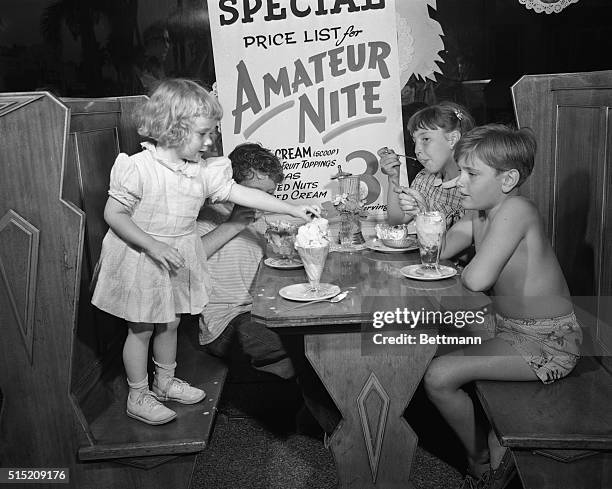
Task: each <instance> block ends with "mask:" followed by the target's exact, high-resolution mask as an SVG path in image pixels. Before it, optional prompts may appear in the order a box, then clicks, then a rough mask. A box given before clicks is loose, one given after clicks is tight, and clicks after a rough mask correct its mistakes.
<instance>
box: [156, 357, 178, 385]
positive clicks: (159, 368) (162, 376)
mask: <svg viewBox="0 0 612 489" xmlns="http://www.w3.org/2000/svg"><path fill="white" fill-rule="evenodd" d="M153 363H154V364H155V382H156V384H157V386H158V387H160V388H162V389H163V388H164V387H165V386H166V384H167V383H168V381H169V380H170V379H172V378H173V377H174V370H175V369H176V362H174V363H172V364H170V365H164V364H163V363H159V362H157V361H155V359H153Z"/></svg>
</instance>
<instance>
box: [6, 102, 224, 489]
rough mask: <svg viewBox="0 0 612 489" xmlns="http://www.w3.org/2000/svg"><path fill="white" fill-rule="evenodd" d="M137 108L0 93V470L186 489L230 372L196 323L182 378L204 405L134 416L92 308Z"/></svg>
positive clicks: (108, 338)
mask: <svg viewBox="0 0 612 489" xmlns="http://www.w3.org/2000/svg"><path fill="white" fill-rule="evenodd" d="M143 100H144V97H122V98H107V99H61V100H60V99H57V98H55V97H53V96H51V95H50V94H48V93H45V92H37V93H9V94H0V134H2V142H1V143H0V144H1V145H2V148H1V151H0V160H1V163H0V187H1V191H0V324H1V331H2V341H0V389H1V390H2V394H3V402H2V410H0V433H1V435H2V436H0V466H1V467H62V468H68V469H69V470H70V486H71V487H74V488H79V489H89V488H100V487H109V488H127V487H143V488H144V487H146V488H159V489H162V488H164V489H166V488H170V487H171V488H184V489H187V488H188V487H189V484H190V479H191V475H192V472H193V468H194V464H195V458H196V454H197V453H198V452H200V451H202V450H203V449H204V448H205V447H206V445H207V443H208V440H209V437H210V434H211V430H212V427H213V424H214V420H215V414H216V410H217V403H218V401H219V397H220V395H221V390H222V387H223V384H224V381H225V376H226V372H227V369H226V367H225V365H224V364H223V363H221V362H220V361H219V360H217V359H215V358H214V357H211V356H209V355H207V354H206V353H204V352H203V351H201V350H200V349H199V347H198V344H197V321H195V320H194V318H190V320H189V321H187V323H186V324H182V325H181V327H180V328H179V351H178V364H179V368H178V370H177V375H178V376H181V377H182V378H184V379H187V380H189V381H190V382H191V383H193V384H194V385H196V386H198V387H201V388H203V389H204V390H206V392H207V398H206V399H205V400H204V401H203V402H201V403H198V404H195V405H191V406H186V405H180V404H176V403H172V405H171V407H172V409H175V410H176V411H177V414H178V416H177V419H176V420H174V421H172V422H171V423H169V424H167V425H163V426H149V425H146V424H144V423H142V422H139V421H136V420H134V419H131V418H129V417H128V416H127V415H126V414H125V403H126V396H127V385H126V381H125V373H124V371H123V365H122V355H121V354H122V348H123V341H124V339H125V334H126V328H125V324H124V323H123V321H122V320H118V319H117V318H114V317H112V316H110V315H107V314H104V313H102V312H101V311H98V310H97V309H96V308H94V307H93V306H91V303H90V295H91V294H90V290H89V286H90V283H91V277H92V271H93V268H94V266H95V264H96V261H97V260H98V257H99V254H100V247H101V243H102V238H103V236H104V234H105V233H106V230H107V225H106V223H105V222H104V219H103V209H104V205H105V202H106V198H107V189H108V182H109V174H110V169H111V167H112V164H113V162H114V160H115V157H116V156H117V154H118V153H119V152H120V151H122V152H125V153H128V154H132V153H134V152H136V151H138V150H139V145H138V142H139V136H138V135H137V133H136V130H135V127H134V124H133V122H132V120H131V117H130V116H131V114H132V112H133V110H134V108H135V107H136V106H137V105H138V104H140V103H142V101H143ZM49 485H50V484H49ZM41 486H44V484H43V485H39V486H38V487H41ZM51 487H55V486H51Z"/></svg>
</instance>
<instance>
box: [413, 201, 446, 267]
mask: <svg viewBox="0 0 612 489" xmlns="http://www.w3.org/2000/svg"><path fill="white" fill-rule="evenodd" d="M416 231H417V238H418V240H419V251H420V254H421V264H422V265H421V266H422V268H423V271H425V272H437V273H440V271H439V268H438V265H439V262H440V248H441V246H442V237H443V236H444V232H445V231H446V219H445V217H444V214H443V213H442V212H439V211H431V212H421V213H419V214H417V216H416Z"/></svg>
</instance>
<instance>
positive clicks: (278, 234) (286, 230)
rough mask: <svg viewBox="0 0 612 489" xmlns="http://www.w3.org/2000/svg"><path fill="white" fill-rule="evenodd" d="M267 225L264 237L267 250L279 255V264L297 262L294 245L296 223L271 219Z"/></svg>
mask: <svg viewBox="0 0 612 489" xmlns="http://www.w3.org/2000/svg"><path fill="white" fill-rule="evenodd" d="M267 225H268V227H267V229H266V233H265V237H266V240H267V241H268V246H269V250H270V251H271V252H272V253H273V254H275V255H277V256H278V257H279V259H280V263H281V264H285V265H290V264H294V263H298V264H299V260H297V257H296V255H297V251H296V249H295V246H294V243H295V235H296V234H297V230H298V225H297V224H294V223H291V222H285V221H271V222H268V223H267Z"/></svg>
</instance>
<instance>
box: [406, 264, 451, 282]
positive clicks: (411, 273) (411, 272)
mask: <svg viewBox="0 0 612 489" xmlns="http://www.w3.org/2000/svg"><path fill="white" fill-rule="evenodd" d="M438 269H439V270H440V274H438V273H437V272H436V271H435V270H425V269H424V268H423V265H407V266H405V267H403V268H400V273H401V274H402V275H403V276H404V277H408V278H412V279H414V280H442V279H445V278H450V277H454V276H455V275H457V270H455V269H454V268H453V267H447V266H446V265H438Z"/></svg>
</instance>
